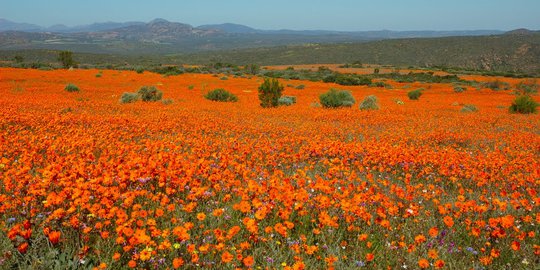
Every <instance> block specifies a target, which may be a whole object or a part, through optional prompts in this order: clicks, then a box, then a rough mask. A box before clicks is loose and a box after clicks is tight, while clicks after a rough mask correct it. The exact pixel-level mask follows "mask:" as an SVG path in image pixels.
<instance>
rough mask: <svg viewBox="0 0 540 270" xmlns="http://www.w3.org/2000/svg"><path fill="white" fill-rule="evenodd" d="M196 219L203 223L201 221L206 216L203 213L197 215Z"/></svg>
mask: <svg viewBox="0 0 540 270" xmlns="http://www.w3.org/2000/svg"><path fill="white" fill-rule="evenodd" d="M197 219H198V220H199V221H203V220H205V219H206V215H205V214H204V213H198V214H197Z"/></svg>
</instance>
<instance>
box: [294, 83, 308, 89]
mask: <svg viewBox="0 0 540 270" xmlns="http://www.w3.org/2000/svg"><path fill="white" fill-rule="evenodd" d="M295 88H296V89H298V90H302V89H304V88H306V86H305V85H303V84H300V85H297V86H296V87H295Z"/></svg>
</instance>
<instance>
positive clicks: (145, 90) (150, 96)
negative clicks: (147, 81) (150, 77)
mask: <svg viewBox="0 0 540 270" xmlns="http://www.w3.org/2000/svg"><path fill="white" fill-rule="evenodd" d="M137 94H138V95H139V96H140V98H141V100H142V101H144V102H155V101H159V100H161V98H162V97H163V92H161V91H160V90H159V89H157V88H156V87H155V86H143V87H141V88H140V89H139V90H138V91H137Z"/></svg>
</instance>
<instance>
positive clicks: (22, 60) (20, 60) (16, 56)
mask: <svg viewBox="0 0 540 270" xmlns="http://www.w3.org/2000/svg"><path fill="white" fill-rule="evenodd" d="M13 60H15V63H18V64H20V63H22V62H24V57H23V56H21V55H15V57H13Z"/></svg>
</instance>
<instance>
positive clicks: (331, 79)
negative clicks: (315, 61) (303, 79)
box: [323, 73, 371, 86]
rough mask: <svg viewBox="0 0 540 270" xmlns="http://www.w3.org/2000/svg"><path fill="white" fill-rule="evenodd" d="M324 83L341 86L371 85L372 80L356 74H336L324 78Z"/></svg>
mask: <svg viewBox="0 0 540 270" xmlns="http://www.w3.org/2000/svg"><path fill="white" fill-rule="evenodd" d="M323 82H326V83H336V84H339V85H347V86H349V85H370V84H371V79H370V78H367V77H363V76H359V75H355V74H340V73H334V74H332V75H328V76H326V77H324V78H323Z"/></svg>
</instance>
